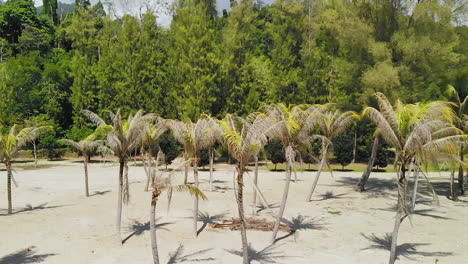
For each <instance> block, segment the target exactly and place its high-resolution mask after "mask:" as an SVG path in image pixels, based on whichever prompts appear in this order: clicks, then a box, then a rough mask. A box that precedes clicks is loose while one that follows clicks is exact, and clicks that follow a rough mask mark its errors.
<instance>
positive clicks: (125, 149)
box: [83, 110, 154, 243]
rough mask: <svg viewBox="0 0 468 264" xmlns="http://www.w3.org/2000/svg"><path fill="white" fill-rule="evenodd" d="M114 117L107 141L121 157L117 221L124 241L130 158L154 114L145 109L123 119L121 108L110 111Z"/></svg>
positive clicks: (96, 118)
mask: <svg viewBox="0 0 468 264" xmlns="http://www.w3.org/2000/svg"><path fill="white" fill-rule="evenodd" d="M83 113H84V114H85V115H86V116H87V117H88V118H89V119H90V120H91V121H92V122H94V123H95V124H96V125H98V126H102V125H105V122H104V120H103V119H102V118H100V117H99V116H98V115H97V114H95V113H93V112H91V111H88V110H84V111H83ZM110 117H111V119H112V130H111V131H110V132H109V133H108V135H107V142H108V144H109V148H110V150H111V151H112V152H113V153H114V155H116V156H117V158H118V159H119V189H118V199H117V219H116V220H117V221H116V229H117V235H118V239H119V242H120V243H122V236H121V233H120V231H121V230H120V229H121V228H120V226H121V223H122V204H123V203H125V204H126V203H128V201H129V199H130V193H129V182H128V164H127V162H128V159H129V158H130V157H131V155H132V152H133V151H134V150H135V149H137V148H138V147H139V146H141V142H142V139H143V137H142V135H143V133H144V132H145V125H146V123H147V121H148V120H150V119H152V118H154V115H152V114H147V115H143V111H142V110H140V111H138V112H137V113H136V114H135V115H134V116H133V115H129V117H128V119H127V120H126V121H125V120H122V116H121V114H120V110H119V111H117V112H116V113H115V114H113V113H110Z"/></svg>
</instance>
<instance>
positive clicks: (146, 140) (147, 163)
mask: <svg viewBox="0 0 468 264" xmlns="http://www.w3.org/2000/svg"><path fill="white" fill-rule="evenodd" d="M167 129H168V127H167V124H166V120H164V119H162V118H158V117H154V120H153V121H152V122H147V123H146V125H145V129H144V130H145V131H144V133H143V134H142V137H143V138H142V144H141V154H142V156H143V168H144V170H145V173H146V185H145V191H148V189H149V186H150V182H151V181H152V179H151V175H152V167H153V165H152V163H153V162H152V160H153V157H152V156H151V155H152V153H153V151H154V147H155V146H156V144H157V142H158V140H159V138H160V137H161V135H162V134H164V132H166V131H167ZM145 156H146V157H145Z"/></svg>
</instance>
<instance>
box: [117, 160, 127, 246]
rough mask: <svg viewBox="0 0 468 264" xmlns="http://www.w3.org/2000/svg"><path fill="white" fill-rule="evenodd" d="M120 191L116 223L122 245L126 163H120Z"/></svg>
mask: <svg viewBox="0 0 468 264" xmlns="http://www.w3.org/2000/svg"><path fill="white" fill-rule="evenodd" d="M119 165H120V166H119V190H118V198H117V219H116V220H117V222H116V227H117V234H118V237H117V238H118V239H119V243H120V244H122V235H121V234H120V225H121V222H122V203H123V199H122V198H123V174H124V167H125V162H124V161H120V164H119Z"/></svg>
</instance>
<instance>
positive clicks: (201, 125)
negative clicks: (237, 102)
mask: <svg viewBox="0 0 468 264" xmlns="http://www.w3.org/2000/svg"><path fill="white" fill-rule="evenodd" d="M168 126H169V127H170V129H171V130H172V131H173V132H174V135H175V137H176V139H177V141H178V142H179V143H180V144H182V145H183V146H184V149H185V152H186V153H187V155H188V157H189V158H190V159H191V160H192V165H193V177H194V183H195V187H196V188H198V186H199V181H198V161H199V159H200V152H201V151H202V150H203V149H207V148H211V147H212V146H213V145H214V144H215V143H216V141H217V140H218V139H219V138H220V136H221V130H220V128H219V126H218V124H217V123H216V121H215V120H214V119H213V118H211V117H209V116H207V115H202V116H201V118H200V119H198V121H197V122H196V123H193V122H192V121H190V120H189V121H188V122H182V121H175V120H173V121H170V122H168ZM211 163H212V162H211ZM197 219H198V196H195V197H194V203H193V236H194V237H197V230H198V228H197V221H198V220H197Z"/></svg>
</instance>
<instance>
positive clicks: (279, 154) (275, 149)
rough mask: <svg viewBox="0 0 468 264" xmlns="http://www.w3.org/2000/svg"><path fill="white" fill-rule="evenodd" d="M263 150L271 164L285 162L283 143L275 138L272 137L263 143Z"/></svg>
mask: <svg viewBox="0 0 468 264" xmlns="http://www.w3.org/2000/svg"><path fill="white" fill-rule="evenodd" d="M265 151H266V156H267V159H268V160H270V161H271V162H272V163H273V164H275V170H276V165H278V163H283V162H286V157H285V154H284V148H283V143H281V141H279V140H277V139H272V140H270V141H269V142H268V144H266V145H265Z"/></svg>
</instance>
